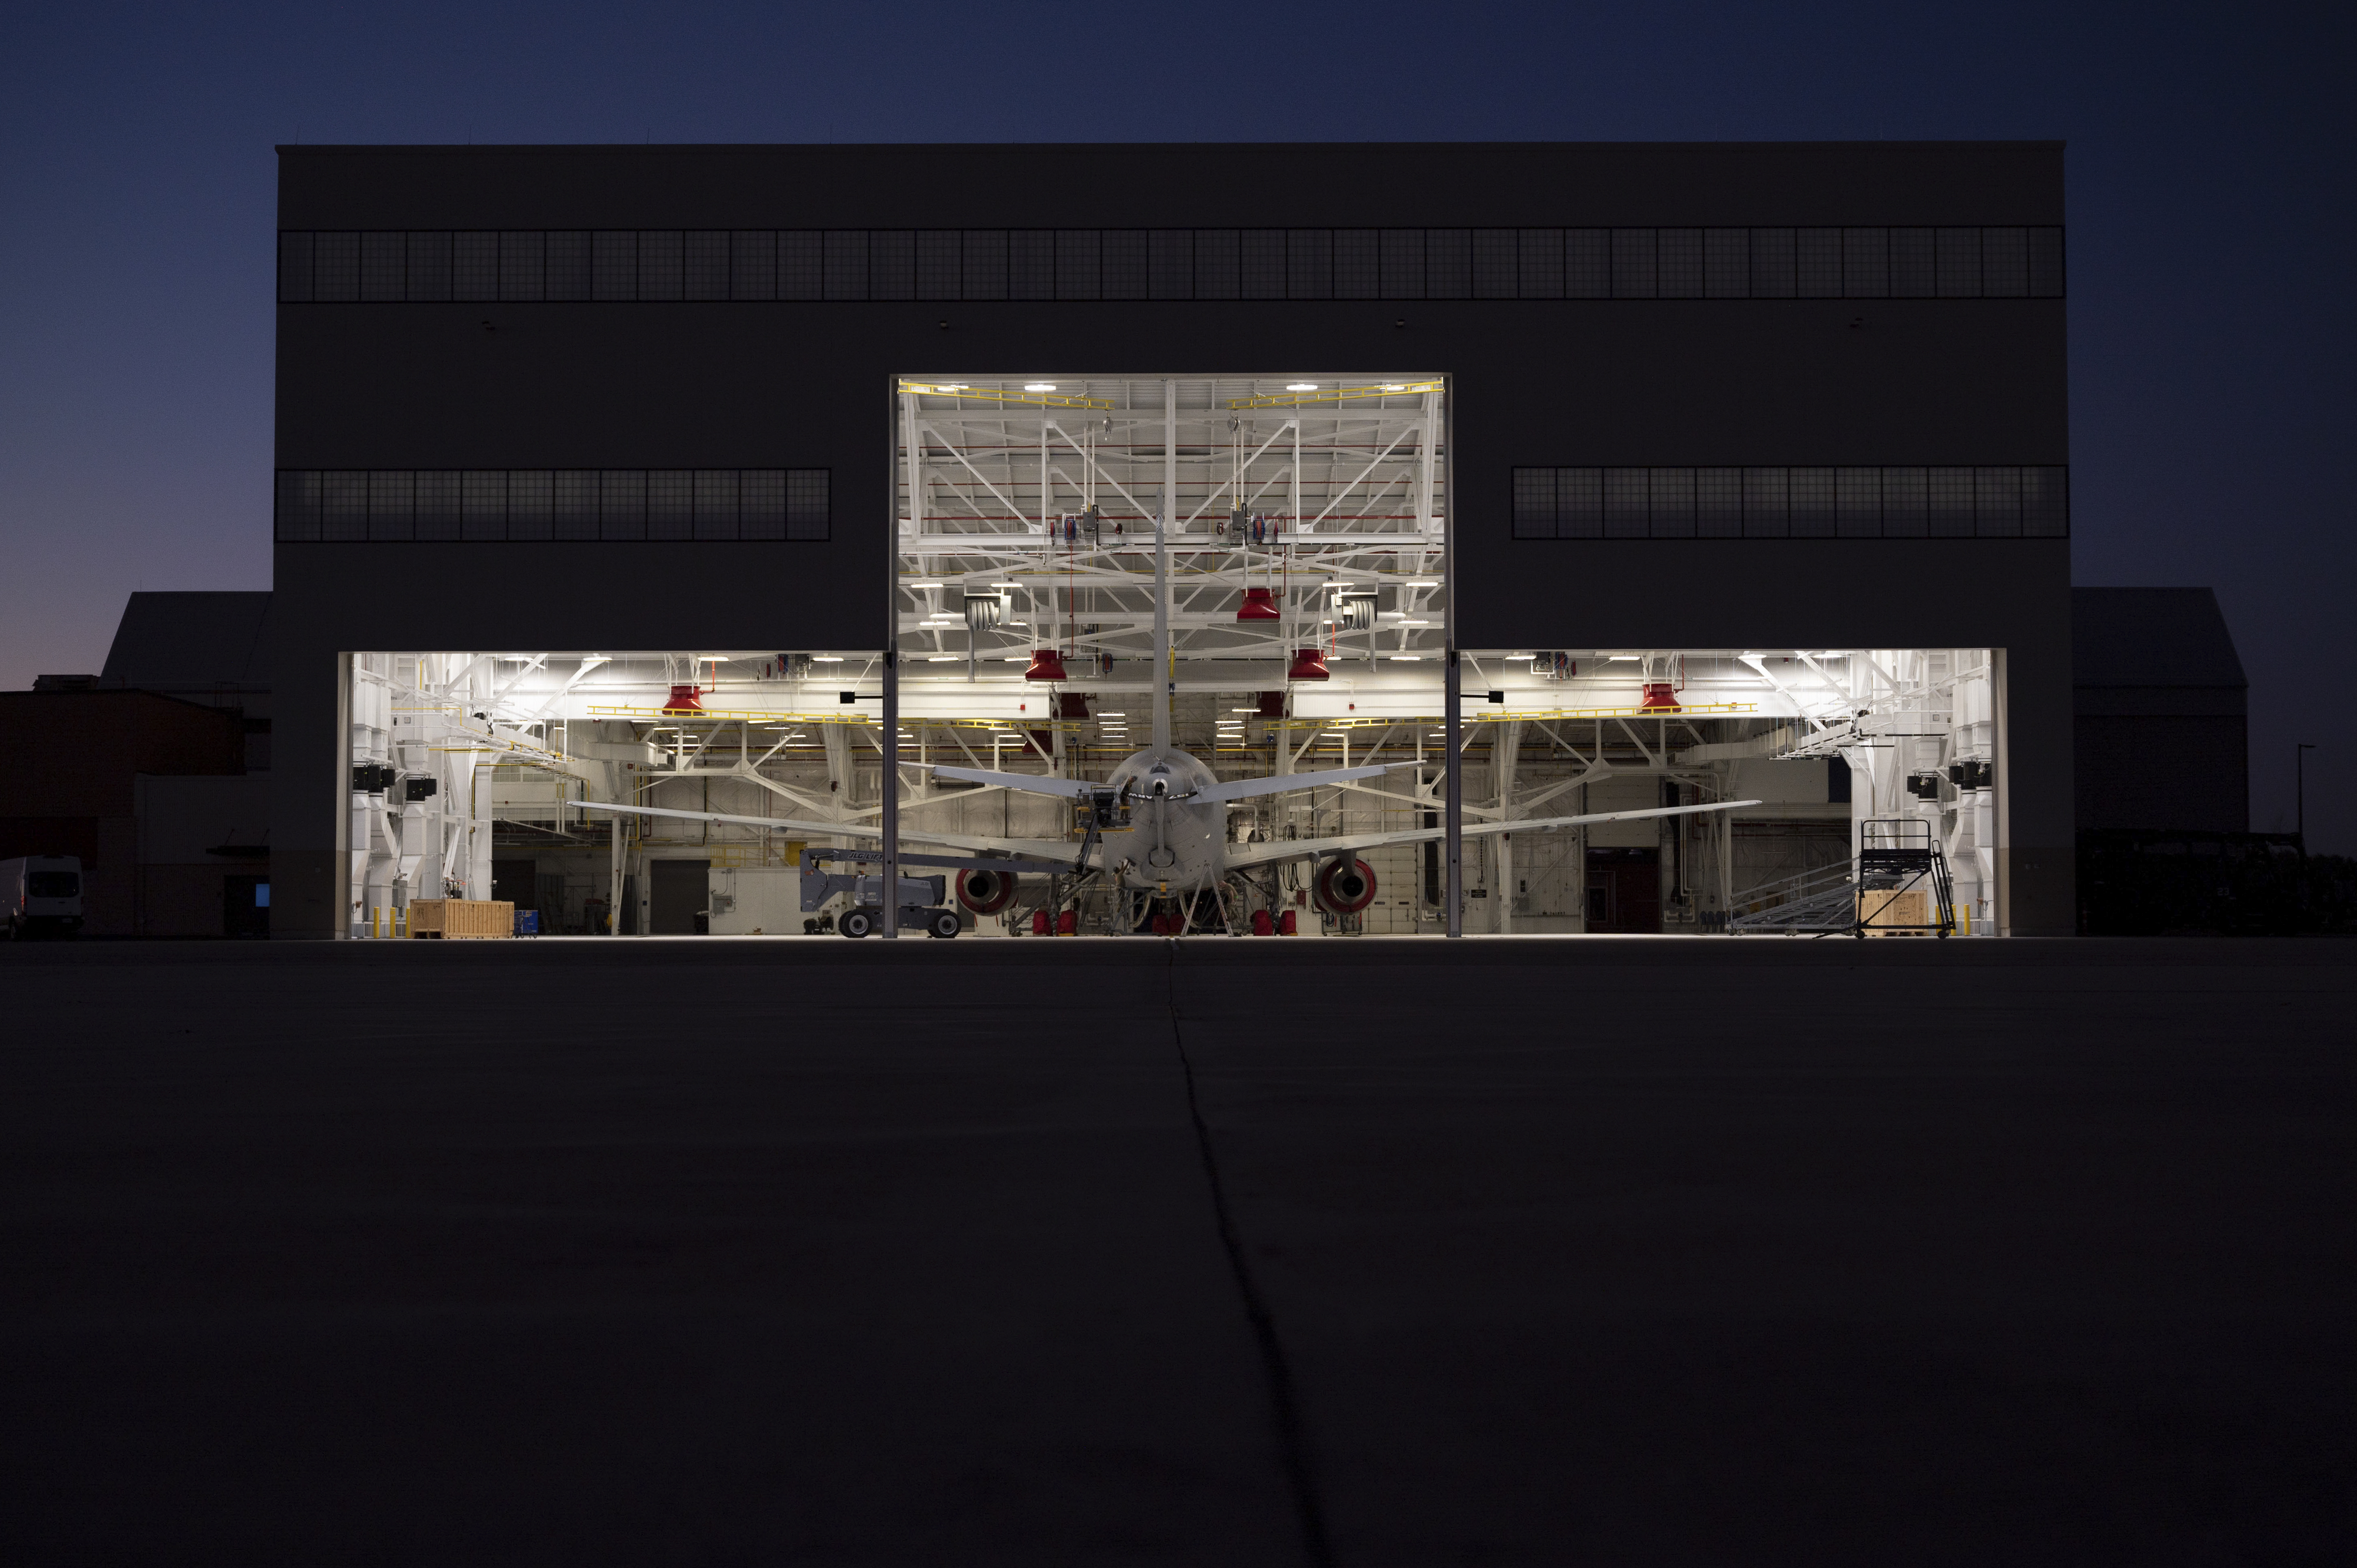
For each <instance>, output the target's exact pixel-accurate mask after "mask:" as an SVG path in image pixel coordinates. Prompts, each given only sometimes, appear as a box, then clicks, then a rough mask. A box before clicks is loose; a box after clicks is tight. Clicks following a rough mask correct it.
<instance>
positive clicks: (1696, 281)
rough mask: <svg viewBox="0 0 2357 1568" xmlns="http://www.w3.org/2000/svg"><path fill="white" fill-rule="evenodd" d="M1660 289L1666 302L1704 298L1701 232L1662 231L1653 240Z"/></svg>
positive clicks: (1685, 230) (1695, 230) (1688, 230)
mask: <svg viewBox="0 0 2357 1568" xmlns="http://www.w3.org/2000/svg"><path fill="white" fill-rule="evenodd" d="M1653 242H1654V246H1655V255H1656V264H1657V265H1658V267H1659V268H1660V274H1659V280H1658V282H1659V287H1660V290H1661V297H1663V299H1700V298H1701V297H1702V296H1703V292H1704V291H1703V260H1702V231H1701V230H1699V229H1663V230H1661V231H1658V232H1657V233H1656V234H1655V236H1654V241H1653Z"/></svg>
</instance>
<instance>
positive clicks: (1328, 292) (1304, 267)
mask: <svg viewBox="0 0 2357 1568" xmlns="http://www.w3.org/2000/svg"><path fill="white" fill-rule="evenodd" d="M1285 295H1286V298H1287V299H1331V298H1333V297H1334V231H1332V230H1331V229H1291V230H1287V231H1286V236H1285Z"/></svg>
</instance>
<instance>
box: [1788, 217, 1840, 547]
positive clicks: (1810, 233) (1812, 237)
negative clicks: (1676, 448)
mask: <svg viewBox="0 0 2357 1568" xmlns="http://www.w3.org/2000/svg"><path fill="white" fill-rule="evenodd" d="M1792 262H1793V267H1792V277H1793V284H1794V292H1795V293H1797V294H1798V295H1800V297H1801V298H1803V299H1839V298H1840V297H1841V295H1842V242H1841V231H1840V230H1838V229H1796V230H1794V231H1792ZM1792 506H1793V521H1794V524H1795V526H1794V529H1793V532H1796V533H1797V532H1800V530H1799V527H1798V523H1799V521H1800V502H1799V501H1798V500H1795V501H1794V502H1793V503H1792Z"/></svg>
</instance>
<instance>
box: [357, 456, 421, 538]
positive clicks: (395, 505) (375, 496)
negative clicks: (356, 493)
mask: <svg viewBox="0 0 2357 1568" xmlns="http://www.w3.org/2000/svg"><path fill="white" fill-rule="evenodd" d="M368 509H369V526H368V536H369V537H370V538H371V540H376V539H414V538H416V537H417V476H416V475H415V474H413V473H411V472H409V471H408V470H407V469H378V470H376V471H374V472H372V473H371V474H370V475H369V477H368Z"/></svg>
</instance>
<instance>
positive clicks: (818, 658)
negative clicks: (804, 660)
mask: <svg viewBox="0 0 2357 1568" xmlns="http://www.w3.org/2000/svg"><path fill="white" fill-rule="evenodd" d="M811 662H812V663H813V664H840V663H842V662H843V655H842V654H840V653H813V654H812V655H811Z"/></svg>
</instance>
